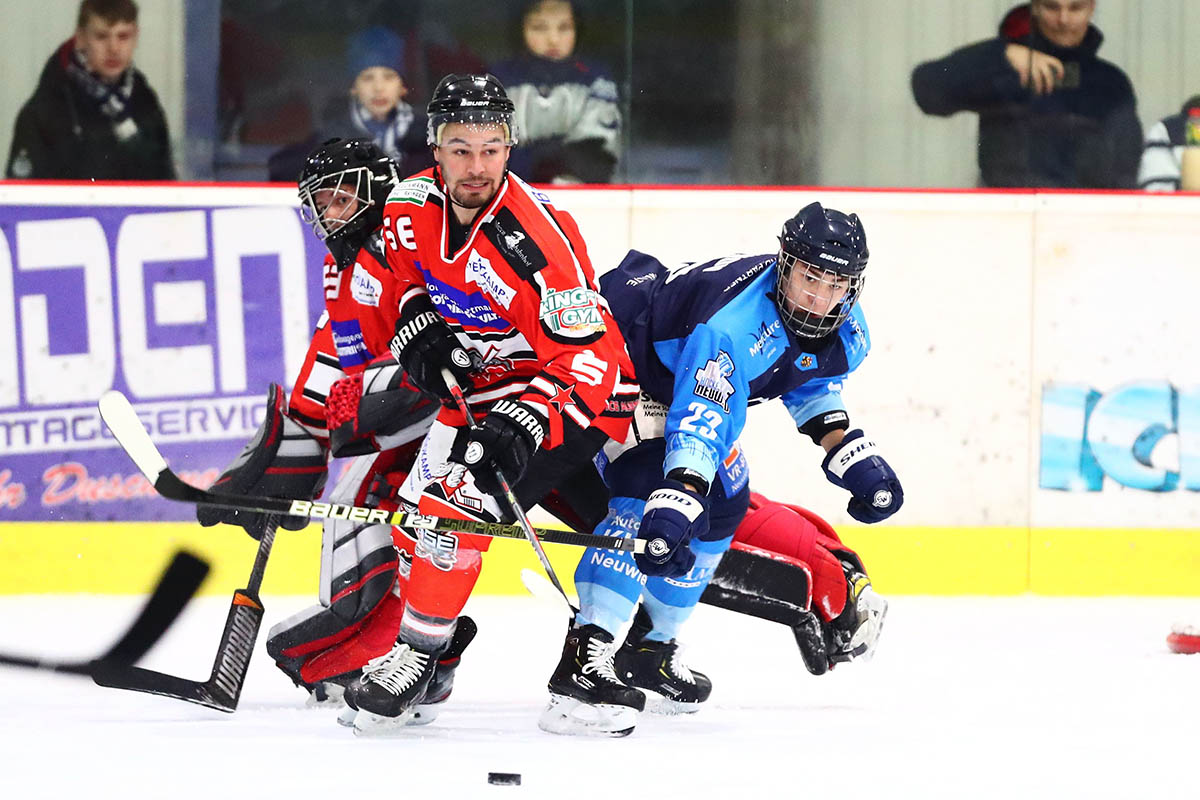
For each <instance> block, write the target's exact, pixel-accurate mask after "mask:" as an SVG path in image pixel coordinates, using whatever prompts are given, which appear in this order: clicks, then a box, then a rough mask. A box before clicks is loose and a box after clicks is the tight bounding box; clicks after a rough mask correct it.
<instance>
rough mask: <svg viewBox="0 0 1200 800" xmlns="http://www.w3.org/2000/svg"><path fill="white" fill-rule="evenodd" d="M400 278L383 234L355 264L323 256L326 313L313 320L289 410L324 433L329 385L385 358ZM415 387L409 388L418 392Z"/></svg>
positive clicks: (372, 239) (314, 430)
mask: <svg viewBox="0 0 1200 800" xmlns="http://www.w3.org/2000/svg"><path fill="white" fill-rule="evenodd" d="M400 288H401V285H400V283H399V282H398V281H397V280H396V278H395V276H394V275H392V273H391V269H390V268H389V267H388V266H387V263H386V261H385V260H384V257H383V249H382V237H381V236H380V235H378V234H377V235H373V236H371V237H370V238H369V239H368V240H367V243H366V244H365V245H363V247H362V248H361V249H360V250H359V251H358V254H357V255H356V256H355V259H354V263H353V264H352V265H350V266H347V267H346V268H344V269H340V270H339V269H338V267H337V263H336V262H335V261H334V259H333V256H331V255H326V256H325V280H324V291H325V313H324V314H322V315H321V318H320V320H318V322H317V328H316V330H315V331H314V332H313V338H312V341H311V342H310V343H309V347H308V354H307V355H306V356H305V359H304V365H303V366H302V367H301V368H300V373H299V375H298V376H297V378H296V383H295V384H294V386H293V388H292V396H291V402H290V410H289V415H290V416H291V417H292V418H293V419H296V420H297V421H299V422H301V423H302V424H304V425H305V426H306V427H307V428H309V431H310V433H312V434H313V435H314V436H318V437H325V436H327V435H328V434H327V432H326V430H325V426H326V422H325V401H326V397H327V396H328V394H329V387H330V386H332V385H333V383H334V382H335V381H337V380H339V379H341V378H343V377H345V376H347V375H353V374H355V373H358V372H362V371H363V369H365V368H366V365H367V364H369V363H370V362H372V361H374V360H376V359H378V358H383V357H386V358H388V359H390V358H391V355H390V353H389V352H388V342H389V341H390V340H391V338H392V336H393V335H394V334H395V330H396V319H397V317H398V316H399V301H398V299H397V295H396V292H397V291H398V290H399V289H400ZM417 391H418V390H417V389H416V388H413V392H417Z"/></svg>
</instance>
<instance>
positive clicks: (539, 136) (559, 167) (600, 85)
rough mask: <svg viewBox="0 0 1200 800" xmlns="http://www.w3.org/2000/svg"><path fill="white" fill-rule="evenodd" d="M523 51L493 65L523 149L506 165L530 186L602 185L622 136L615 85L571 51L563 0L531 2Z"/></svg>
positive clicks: (568, 10) (570, 21) (570, 23)
mask: <svg viewBox="0 0 1200 800" xmlns="http://www.w3.org/2000/svg"><path fill="white" fill-rule="evenodd" d="M521 30H522V40H523V42H524V49H525V52H524V53H523V54H522V55H520V56H519V57H517V58H515V59H512V60H510V61H505V62H503V63H501V64H497V65H496V67H495V68H494V69H493V72H494V73H495V75H496V77H497V78H499V79H500V82H501V83H503V84H504V88H505V89H507V91H508V96H509V97H510V98H512V101H513V105H515V106H516V111H515V113H514V114H513V126H514V127H515V128H516V134H517V139H518V141H519V142H520V144H521V146H520V147H516V148H514V149H513V151H512V156H511V159H510V161H509V169H511V170H512V171H513V172H515V173H517V174H518V175H520V176H521V177H523V178H525V179H526V180H530V181H533V182H534V183H580V182H583V183H607V182H609V181H610V180H612V175H613V170H614V169H615V167H616V164H617V153H618V151H619V148H620V140H621V112H620V109H619V108H618V106H617V84H616V82H615V81H613V79H612V76H611V75H610V74H609V73H608V71H607V70H605V69H604V68H602V67H600V66H599V65H597V64H594V63H591V62H587V61H584V60H582V59H580V58H577V57H576V56H575V55H574V52H575V33H576V15H575V9H574V7H573V6H572V5H571V3H569V2H567V0H535V2H531V3H528V4H527V5H526V6H525V10H524V13H523V14H522V16H521Z"/></svg>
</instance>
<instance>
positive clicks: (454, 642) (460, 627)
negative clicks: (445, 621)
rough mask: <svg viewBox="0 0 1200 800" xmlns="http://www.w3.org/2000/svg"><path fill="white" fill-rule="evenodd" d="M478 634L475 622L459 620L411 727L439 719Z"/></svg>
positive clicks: (414, 715)
mask: <svg viewBox="0 0 1200 800" xmlns="http://www.w3.org/2000/svg"><path fill="white" fill-rule="evenodd" d="M478 632H479V627H478V626H477V625H476V624H475V620H473V619H471V618H470V617H467V616H462V617H459V618H458V623H457V624H456V625H455V626H454V635H453V636H451V637H450V644H449V645H448V646H447V647H446V649H445V650H444V651H443V652H442V654H441V655H440V656H438V660H437V666H436V667H434V670H433V677H432V678H431V679H430V680H429V688H427V689H426V690H425V697H424V698H422V699H421V702H420V703H419V704H417V708H416V711H415V712H414V713H413V717H412V719H411V720H409V723H408V724H409V725H428V724H429V723H431V722H433V721H434V720H435V719H437V715H438V714H439V713H440V712H441V710H442V706H443V704H445V702H446V700H447V699H449V697H450V692H451V691H453V689H454V673H455V671H457V670H458V662H459V661H460V660H461V659H462V654H463V651H464V650H466V649H467V645H469V644H470V643H471V641H472V640H473V639H474V638H475V634H476V633H478Z"/></svg>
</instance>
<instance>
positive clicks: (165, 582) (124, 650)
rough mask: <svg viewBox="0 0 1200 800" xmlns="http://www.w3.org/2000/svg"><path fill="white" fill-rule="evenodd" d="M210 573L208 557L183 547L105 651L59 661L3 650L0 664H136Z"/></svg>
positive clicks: (82, 671)
mask: <svg viewBox="0 0 1200 800" xmlns="http://www.w3.org/2000/svg"><path fill="white" fill-rule="evenodd" d="M207 574H208V562H207V561H204V560H203V559H200V558H197V557H196V556H194V555H192V554H191V553H188V552H186V551H183V550H180V551H179V552H178V553H176V554H175V557H174V558H173V559H172V560H171V564H170V566H168V567H167V569H166V571H165V572H164V573H163V574H162V577H161V578H159V579H158V585H157V586H155V587H154V592H153V593H152V594H151V595H150V598H149V599H148V600H147V601H146V604H145V605H144V606H142V610H141V612H140V613H139V614H138V615H137V618H136V619H135V620H134V621H133V624H131V625H130V626H129V629H128V630H127V631H126V632H125V635H124V636H122V637H121V638H120V639H119V640H118V641H117V643H116V644H114V645H113V646H112V647H110V648H108V651H107V652H106V653H104V654H103V655H100V656H97V657H96V658H93V659H91V660H89V661H57V660H54V659H48V658H30V657H27V656H16V655H6V654H3V653H0V664H2V665H5V666H10V667H25V668H27V669H45V670H50V671H52V672H64V673H68V674H71V675H90V674H92V672H93V670H95V669H97V668H99V667H102V666H105V665H109V664H133V663H134V662H136V661H137V660H138V659H140V658H141V657H142V656H144V655H145V654H146V651H148V650H149V649H150V648H151V647H153V646H154V644H155V643H156V642H157V641H158V640H159V639H161V638H162V636H163V634H164V633H166V632H167V629H168V628H169V627H171V623H173V622H174V621H175V619H176V618H177V617H178V616H179V613H180V612H181V611H183V609H184V606H186V605H187V604H188V601H190V600H191V599H192V595H194V594H195V593H196V590H197V589H199V588H200V584H201V583H202V582H203V581H204V576H205V575H207Z"/></svg>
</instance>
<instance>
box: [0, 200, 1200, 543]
mask: <svg viewBox="0 0 1200 800" xmlns="http://www.w3.org/2000/svg"><path fill="white" fill-rule="evenodd" d="M548 191H549V192H550V194H551V195H552V197H553V198H554V200H555V202H556V203H557V204H558V205H560V206H561V207H563V208H565V209H567V210H569V211H571V212H572V213H573V214H574V215H575V217H576V219H577V220H578V222H579V225H580V227H581V229H582V230H583V233H584V236H585V238H586V239H587V241H588V243H589V252H590V254H591V256H592V260H593V263H594V264H595V265H596V268H597V270H598V271H599V272H603V271H605V270H606V269H608V268H611V266H613V265H614V264H615V263H616V262H617V261H618V260H619V259H620V258H621V256H622V255H623V254H624V253H625V251H626V250H627V249H629V248H631V247H632V248H637V249H640V250H644V251H646V252H649V253H652V254H654V255H656V256H658V257H660V258H661V259H662V260H664V261H665V262H667V263H672V262H677V261H682V260H687V259H697V258H711V257H717V256H721V255H726V254H729V253H731V252H737V251H745V252H768V251H771V250H773V249H774V248H775V246H776V239H775V237H776V235H777V233H778V230H779V228H780V226H781V224H782V222H783V220H784V219H786V218H787V217H789V216H791V215H792V214H794V213H795V211H796V210H797V209H798V208H800V207H801V206H802V205H804V204H805V203H807V202H810V201H812V200H820V201H821V202H823V203H825V204H826V205H829V206H833V207H836V208H839V209H842V210H845V211H855V212H858V213H859V214H860V215H861V216H862V218H863V220H864V223H865V226H866V229H867V232H868V238H869V243H870V249H871V253H872V257H871V266H870V268H869V271H868V278H869V280H868V285H867V290H866V294H865V296H864V300H863V307H864V309H865V311H866V313H867V319H868V324H869V328H870V331H871V335H872V341H873V351H872V354H871V356H870V357H869V358H868V359H867V361H866V362H865V364H864V365H863V366H862V367H861V368H860V370H859V372H858V373H857V374H856V375H854V376H852V378H851V379H850V380H849V381H848V382H847V385H846V388H845V398H846V401H847V405H848V407H849V410H850V412H851V420H852V423H853V424H855V425H857V426H861V427H863V428H864V429H865V430H866V431H867V433H868V434H869V435H870V436H872V437H873V438H874V439H876V440H877V441H878V442H879V444H880V446H881V448H882V450H883V452H884V454H885V456H886V457H887V458H888V459H889V461H890V462H891V463H892V464H893V465H894V466H895V467H896V469H897V471H898V472H899V474H900V476H901V478H902V480H903V482H904V485H905V489H906V503H905V509H904V512H903V513H902V515H900V516H901V517H902V519H898V520H896V521H895V524H897V525H905V526H918V527H920V526H962V527H973V526H1022V527H1024V526H1033V527H1039V526H1066V525H1071V526H1081V527H1088V526H1100V527H1103V526H1113V525H1124V526H1135V527H1138V526H1140V527H1176V528H1178V527H1186V526H1190V525H1193V524H1195V522H1196V519H1197V512H1196V508H1197V503H1196V502H1195V499H1196V498H1195V492H1196V490H1197V489H1200V484H1198V485H1197V486H1190V487H1189V488H1186V489H1184V488H1179V489H1175V490H1174V491H1158V492H1155V491H1145V490H1143V489H1136V488H1135V489H1130V488H1125V487H1122V486H1121V485H1119V484H1117V483H1116V482H1115V481H1113V480H1111V479H1109V478H1105V480H1104V483H1103V489H1102V490H1101V491H1090V492H1075V491H1070V492H1068V491H1057V490H1049V489H1041V488H1039V469H1040V459H1041V454H1040V452H1039V451H1040V442H1041V439H1040V436H1041V426H1042V414H1041V406H1042V402H1043V399H1042V397H1043V389H1044V387H1045V386H1046V385H1047V384H1050V383H1066V384H1076V383H1077V384H1080V385H1086V386H1089V387H1094V389H1095V390H1096V391H1097V392H1098V393H1105V392H1108V391H1110V390H1112V389H1113V388H1114V387H1119V386H1122V385H1124V384H1127V383H1129V382H1131V381H1146V380H1148V381H1167V382H1170V384H1171V385H1172V386H1174V387H1176V388H1178V389H1180V390H1181V391H1183V390H1185V389H1186V387H1189V386H1196V385H1200V377H1197V372H1196V369H1195V366H1194V365H1195V364H1196V363H1197V359H1196V358H1195V357H1194V356H1192V355H1191V354H1190V353H1189V347H1190V344H1191V342H1194V341H1196V340H1197V338H1198V337H1197V333H1200V330H1197V328H1198V327H1200V323H1198V322H1197V315H1196V314H1195V313H1194V312H1193V311H1192V308H1191V306H1192V303H1193V298H1196V297H1200V257H1198V256H1197V255H1196V254H1200V197H1194V196H1177V197H1161V196H1145V195H1134V194H1107V195H1088V194H1077V193H1049V194H1044V193H1037V194H1035V193H1023V192H1008V193H984V192H921V193H914V192H896V191H862V192H848V191H840V192H833V191H825V190H821V189H813V190H777V189H757V190H756V189H744V190H743V189H738V190H733V189H730V190H722V189H696V190H683V189H662V190H659V189H643V188H636V189H628V188H613V189H607V190H597V189H579V190H572V189H567V190H562V189H549V190H548ZM0 204H3V205H22V204H31V205H56V204H61V205H63V206H73V207H76V208H77V207H79V206H88V205H98V206H119V205H129V206H136V207H139V208H145V207H164V208H172V207H174V208H195V207H206V206H207V207H210V208H216V207H233V209H239V210H237V211H234V210H233V209H230V210H229V213H233V214H244V213H245V212H243V211H240V209H246V208H248V207H254V206H269V207H274V208H276V209H278V208H279V207H281V206H290V207H294V206H295V205H296V199H295V193H294V191H292V190H291V189H290V188H288V187H285V186H270V187H268V186H243V187H227V186H186V185H178V186H176V185H170V186H137V187H121V186H111V185H106V186H3V185H0ZM214 213H215V212H214ZM159 233H160V234H161V232H159ZM162 235H165V234H162ZM12 255H13V256H15V253H14V254H12ZM10 257H12V256H10ZM2 278H3V276H0V295H5V294H11V289H9V290H8V291H7V292H6V291H5V281H4V280H3V279H2ZM306 288H307V289H308V290H309V291H314V290H315V289H316V287H306ZM210 290H211V288H210ZM3 299H4V297H0V300H3ZM287 335H288V336H289V337H290V338H294V339H296V341H289V342H287V343H286V344H285V348H286V350H287V351H288V352H289V353H293V354H294V353H298V352H302V349H303V347H304V346H305V344H306V342H305V341H304V337H303V336H301V334H300V332H299V330H298V329H297V328H296V327H295V326H289V328H288V334H287ZM14 346H15V343H10V344H9V345H8V347H14ZM0 347H3V345H0ZM290 360H294V359H290ZM4 361H8V359H5V360H4ZM8 366H11V365H8ZM8 366H6V365H3V364H0V377H2V376H3V373H4V370H5V369H7V368H8ZM290 377H291V376H280V379H281V380H284V381H287V380H288V379H290ZM1131 424H1132V423H1131ZM1195 427H1196V428H1198V430H1195V431H1184V434H1185V436H1190V437H1192V439H1194V440H1196V441H1195V444H1196V449H1198V450H1200V425H1197V426H1195ZM1135 433H1136V431H1135ZM1178 438H1179V437H1178V436H1176V435H1174V432H1173V431H1172V432H1169V433H1168V435H1166V436H1165V437H1164V438H1163V439H1162V441H1161V443H1160V445H1159V446H1157V447H1156V448H1155V449H1154V453H1153V461H1154V463H1155V464H1156V465H1158V466H1159V467H1166V468H1167V469H1170V468H1171V459H1172V458H1174V460H1175V465H1176V469H1178V466H1177V465H1178V462H1179V443H1178ZM744 443H745V446H746V451H747V453H748V454H749V456H750V459H751V466H752V470H753V472H754V474H755V479H754V483H755V486H756V488H758V489H760V490H762V491H764V492H766V493H767V494H769V495H771V496H772V497H775V498H777V499H781V500H792V501H796V502H801V503H804V504H806V505H809V506H812V507H814V508H815V509H817V510H819V511H820V513H822V514H824V515H826V516H828V517H829V518H830V521H831V522H833V523H834V524H842V523H846V522H848V521H849V519H848V517H847V516H846V515H845V513H844V511H842V510H841V509H843V508H844V505H845V497H844V493H843V492H842V491H841V490H838V489H836V488H834V487H832V486H830V485H829V484H827V483H826V482H825V480H824V478H823V477H822V476H821V473H820V469H819V462H820V456H821V453H820V451H819V450H818V449H817V448H816V447H815V446H814V445H812V444H811V443H810V442H808V440H807V439H804V438H802V437H800V436H799V435H798V434H796V433H794V431H793V430H792V426H791V424H790V421H789V420H788V419H787V418H786V415H785V414H784V413H783V411H782V409H781V408H780V407H778V404H770V405H769V406H766V407H761V408H759V409H755V410H754V411H753V412H752V413H751V415H750V421H749V424H748V427H747V430H746V433H745V437H744ZM1191 447H1192V445H1191V444H1190V443H1188V442H1185V449H1187V450H1188V452H1191V449H1189V448H1191ZM1172 448H1174V450H1172ZM1173 453H1174V455H1172V454H1173ZM1198 457H1200V453H1198ZM884 524H885V526H886V525H887V524H888V523H884Z"/></svg>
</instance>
